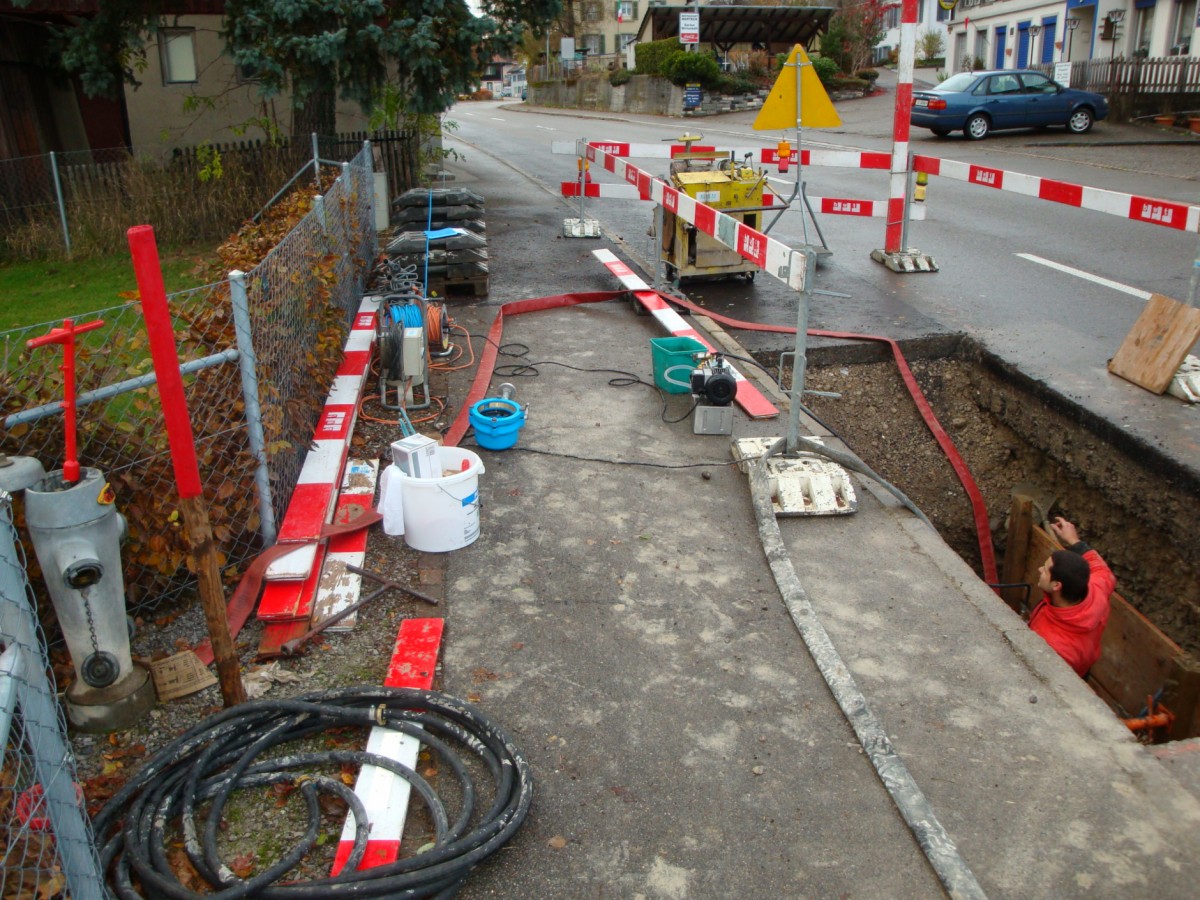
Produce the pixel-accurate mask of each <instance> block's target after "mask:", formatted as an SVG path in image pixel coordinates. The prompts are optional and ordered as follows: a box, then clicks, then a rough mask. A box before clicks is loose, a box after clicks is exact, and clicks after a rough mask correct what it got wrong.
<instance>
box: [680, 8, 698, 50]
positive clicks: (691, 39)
mask: <svg viewBox="0 0 1200 900" xmlns="http://www.w3.org/2000/svg"><path fill="white" fill-rule="evenodd" d="M679 43H681V44H698V43H700V13H698V12H681V13H680V14H679Z"/></svg>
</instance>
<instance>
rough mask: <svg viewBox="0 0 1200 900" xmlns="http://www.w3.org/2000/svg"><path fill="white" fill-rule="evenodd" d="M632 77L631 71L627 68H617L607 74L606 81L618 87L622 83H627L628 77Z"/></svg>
mask: <svg viewBox="0 0 1200 900" xmlns="http://www.w3.org/2000/svg"><path fill="white" fill-rule="evenodd" d="M632 77H633V73H632V72H630V71H629V70H628V69H617V70H616V71H615V72H613V73H612V74H611V75H609V76H608V83H609V84H611V85H612V86H613V87H620V86H621V85H623V84H628V83H629V79H630V78H632Z"/></svg>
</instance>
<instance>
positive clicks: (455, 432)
mask: <svg viewBox="0 0 1200 900" xmlns="http://www.w3.org/2000/svg"><path fill="white" fill-rule="evenodd" d="M656 293H658V295H659V296H660V297H662V298H663V300H665V301H667V302H668V303H675V304H677V305H679V306H683V307H686V308H687V309H690V310H692V311H693V312H696V313H699V314H701V315H703V316H707V317H708V318H710V319H712V320H713V321H715V322H720V323H721V324H722V325H726V326H728V327H730V328H734V329H737V330H740V331H766V332H771V333H776V334H795V333H796V329H795V328H793V327H791V326H789V325H762V324H759V323H757V322H742V321H740V320H738V319H731V318H729V317H728V316H723V315H721V314H720V313H715V312H712V311H710V310H707V309H705V308H704V307H702V306H697V305H696V304H694V303H692V302H691V301H690V300H683V299H681V298H679V297H676V296H674V295H670V294H663V293H661V292H657V291H656ZM628 295H629V292H628V291H623V290H622V291H592V292H588V293H578V294H555V295H553V296H549V297H537V298H534V299H531V300H516V301H513V302H512V303H505V304H504V305H502V306H501V307H500V310H499V312H498V313H497V315H496V319H495V321H494V322H492V327H491V329H490V330H489V331H488V338H487V346H485V347H484V349H483V353H482V354H480V357H479V368H478V370H477V371H476V373H475V380H474V381H473V382H472V383H471V389H470V391H469V392H468V394H467V397H466V399H465V400H464V401H463V405H462V407H461V408H460V409H459V411H458V416H457V417H456V418H455V419H454V422H453V424H451V426H450V429H449V430H448V431H447V432H446V436H445V442H446V444H447V445H449V446H456V445H457V444H458V442H459V441H460V440H462V438H463V435H465V434H466V433H467V428H469V427H470V420H469V418H468V414H469V412H470V409H471V406H472V405H473V404H475V403H477V402H479V401H480V400H482V399H484V397H486V396H487V390H488V385H489V384H490V382H491V380H492V371H493V370H494V369H495V365H496V356H497V353H498V351H499V348H500V339H501V336H502V335H503V334H504V317H505V316H506V315H510V316H516V315H521V314H522V313H527V312H541V311H542V310H545V309H561V308H564V307H568V306H578V305H579V304H581V303H598V302H602V301H605V300H616V299H619V298H623V297H627V296H628ZM808 333H809V334H810V335H814V336H816V337H829V338H839V339H842V340H854V341H880V342H882V343H885V344H887V345H888V346H889V347H891V349H892V356H893V357H894V358H895V360H896V367H897V369H899V371H900V377H901V378H902V379H904V386H905V387H906V388H908V393H909V395H910V396H911V397H912V399H913V402H914V403H915V404H916V405H917V409H918V411H919V412H920V413H921V418H922V419H924V420H925V424H926V425H927V426H928V427H929V430H930V431H931V432H933V436H934V438H935V439H936V440H937V442H938V446H940V447H941V448H942V452H943V453H945V454H946V458H947V459H948V460H949V462H950V465H951V467H952V468H953V469H954V473H955V474H956V475H957V476H958V480H959V482H960V483H961V484H962V486H963V489H964V490H965V491H966V492H967V498H968V499H969V500H970V501H971V511H972V514H973V516H974V519H975V535H976V538H977V539H978V541H979V557H980V560H981V562H982V564H983V577H984V580H985V581H987V582H988V583H989V584H995V583H997V582H998V581H999V580H1000V578H999V576H998V575H997V574H996V553H995V550H994V549H993V547H992V530H991V527H990V526H989V524H988V515H987V505H986V504H985V503H984V500H983V494H981V493H980V491H979V487H978V485H976V484H975V479H974V478H972V477H971V470H970V469H968V468H967V464H966V462H964V461H963V458H962V456H961V455H960V454H959V452H958V448H957V447H955V446H954V441H952V440H951V439H950V435H948V434H946V431H945V429H944V428H942V424H941V423H940V422H939V421H938V419H937V416H936V415H934V412H933V410H932V409H931V408H930V406H929V401H928V400H926V399H925V395H924V394H923V393H922V392H921V387H920V385H918V384H917V379H916V378H915V377H914V376H913V373H912V369H910V368H909V367H908V362H907V361H906V360H905V359H904V354H903V353H902V352H901V350H900V345H899V344H898V343H897V342H896V341H895V340H893V339H892V338H888V337H881V336H879V335H873V334H853V333H850V332H845V331H823V330H821V329H817V328H810V329H809V330H808Z"/></svg>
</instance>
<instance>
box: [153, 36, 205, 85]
mask: <svg viewBox="0 0 1200 900" xmlns="http://www.w3.org/2000/svg"><path fill="white" fill-rule="evenodd" d="M158 52H159V57H160V59H161V61H162V73H163V84H191V83H193V82H195V81H196V29H194V28H163V29H161V30H160V31H159V32H158Z"/></svg>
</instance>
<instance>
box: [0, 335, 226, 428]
mask: <svg viewBox="0 0 1200 900" xmlns="http://www.w3.org/2000/svg"><path fill="white" fill-rule="evenodd" d="M237 358H238V351H237V349H236V348H234V347H230V348H229V349H228V350H222V351H221V352H220V353H214V354H212V355H211V356H205V357H202V358H201V359H193V360H191V361H190V362H185V363H180V364H179V371H180V372H182V373H183V374H184V375H190V374H192V373H193V372H199V371H200V370H201V369H208V368H211V367H212V366H221V365H224V364H225V363H230V362H233V361H234V360H235V359H237ZM157 383H158V375H156V374H155V373H154V372H150V373H148V374H146V375H139V376H138V377H137V378H127V379H125V380H124V381H118V382H116V383H115V384H107V385H105V386H104V387H102V388H96V390H94V391H85V392H84V393H82V394H80V395H79V396H78V397H76V398H75V405H76V406H77V407H78V406H85V405H87V404H88V403H95V402H97V401H99V400H108V399H110V398H112V397H116V396H117V395H118V394H126V393H128V392H129V391H136V390H138V389H139V388H144V387H150V385H152V384H157ZM63 409H64V404H63V402H62V401H61V400H55V401H54V402H53V403H43V404H42V405H41V406H35V407H33V408H31V409H24V410H21V412H18V413H13V414H12V415H10V416H5V417H4V419H3V420H0V424H3V425H4V427H5V428H12V427H14V426H16V425H23V424H25V423H27V422H37V421H39V420H40V419H45V418H47V417H49V416H55V415H58V414H59V413H61V412H62V411H63Z"/></svg>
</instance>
